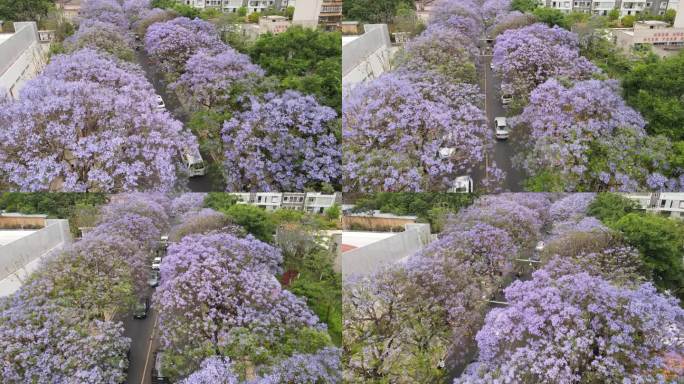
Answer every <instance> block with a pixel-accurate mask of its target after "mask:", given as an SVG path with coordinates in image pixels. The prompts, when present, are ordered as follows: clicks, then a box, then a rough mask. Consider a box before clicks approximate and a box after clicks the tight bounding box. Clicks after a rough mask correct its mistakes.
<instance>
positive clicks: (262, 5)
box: [183, 0, 295, 14]
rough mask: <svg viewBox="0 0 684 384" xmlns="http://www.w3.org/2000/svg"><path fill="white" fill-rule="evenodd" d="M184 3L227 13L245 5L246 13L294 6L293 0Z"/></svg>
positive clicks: (185, 0)
mask: <svg viewBox="0 0 684 384" xmlns="http://www.w3.org/2000/svg"><path fill="white" fill-rule="evenodd" d="M183 2H184V3H185V5H189V6H191V7H194V8H199V9H204V8H217V9H219V10H221V11H223V12H227V13H237V11H238V10H239V9H240V8H242V7H245V8H246V9H247V14H250V13H253V12H263V11H265V10H266V9H268V8H275V9H279V10H282V9H285V8H287V7H291V6H294V3H295V0H183Z"/></svg>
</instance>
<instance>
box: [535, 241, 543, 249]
mask: <svg viewBox="0 0 684 384" xmlns="http://www.w3.org/2000/svg"><path fill="white" fill-rule="evenodd" d="M544 246H545V244H544V242H543V241H540V242H538V243H537V245H536V246H535V247H534V250H535V251H537V252H541V251H543V250H544Z"/></svg>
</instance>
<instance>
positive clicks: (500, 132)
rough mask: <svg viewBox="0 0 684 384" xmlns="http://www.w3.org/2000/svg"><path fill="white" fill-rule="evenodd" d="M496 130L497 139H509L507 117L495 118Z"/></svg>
mask: <svg viewBox="0 0 684 384" xmlns="http://www.w3.org/2000/svg"><path fill="white" fill-rule="evenodd" d="M494 130H495V136H496V138H497V139H502V140H506V139H508V125H506V118H505V117H495V118H494Z"/></svg>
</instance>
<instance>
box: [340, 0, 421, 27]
mask: <svg viewBox="0 0 684 384" xmlns="http://www.w3.org/2000/svg"><path fill="white" fill-rule="evenodd" d="M402 5H403V6H405V7H410V8H412V9H413V8H414V5H413V1H412V0H344V2H343V3H342V13H343V15H344V17H345V19H347V20H354V21H362V22H363V21H365V22H371V23H384V24H390V23H391V22H392V20H393V19H394V16H396V15H397V9H399V8H400V7H401V6H402Z"/></svg>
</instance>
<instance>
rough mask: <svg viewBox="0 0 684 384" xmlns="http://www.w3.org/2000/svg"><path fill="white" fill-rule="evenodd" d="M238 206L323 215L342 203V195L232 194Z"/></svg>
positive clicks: (317, 193) (290, 193)
mask: <svg viewBox="0 0 684 384" xmlns="http://www.w3.org/2000/svg"><path fill="white" fill-rule="evenodd" d="M233 195H234V196H236V197H237V198H238V204H252V205H256V206H257V207H259V208H263V209H265V210H267V211H275V210H276V209H279V208H283V209H296V210H300V211H306V212H310V213H323V212H325V210H326V209H328V208H330V207H332V206H333V205H335V204H340V203H341V202H342V194H341V193H339V192H337V193H333V194H327V193H321V192H285V193H281V192H241V193H233Z"/></svg>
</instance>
